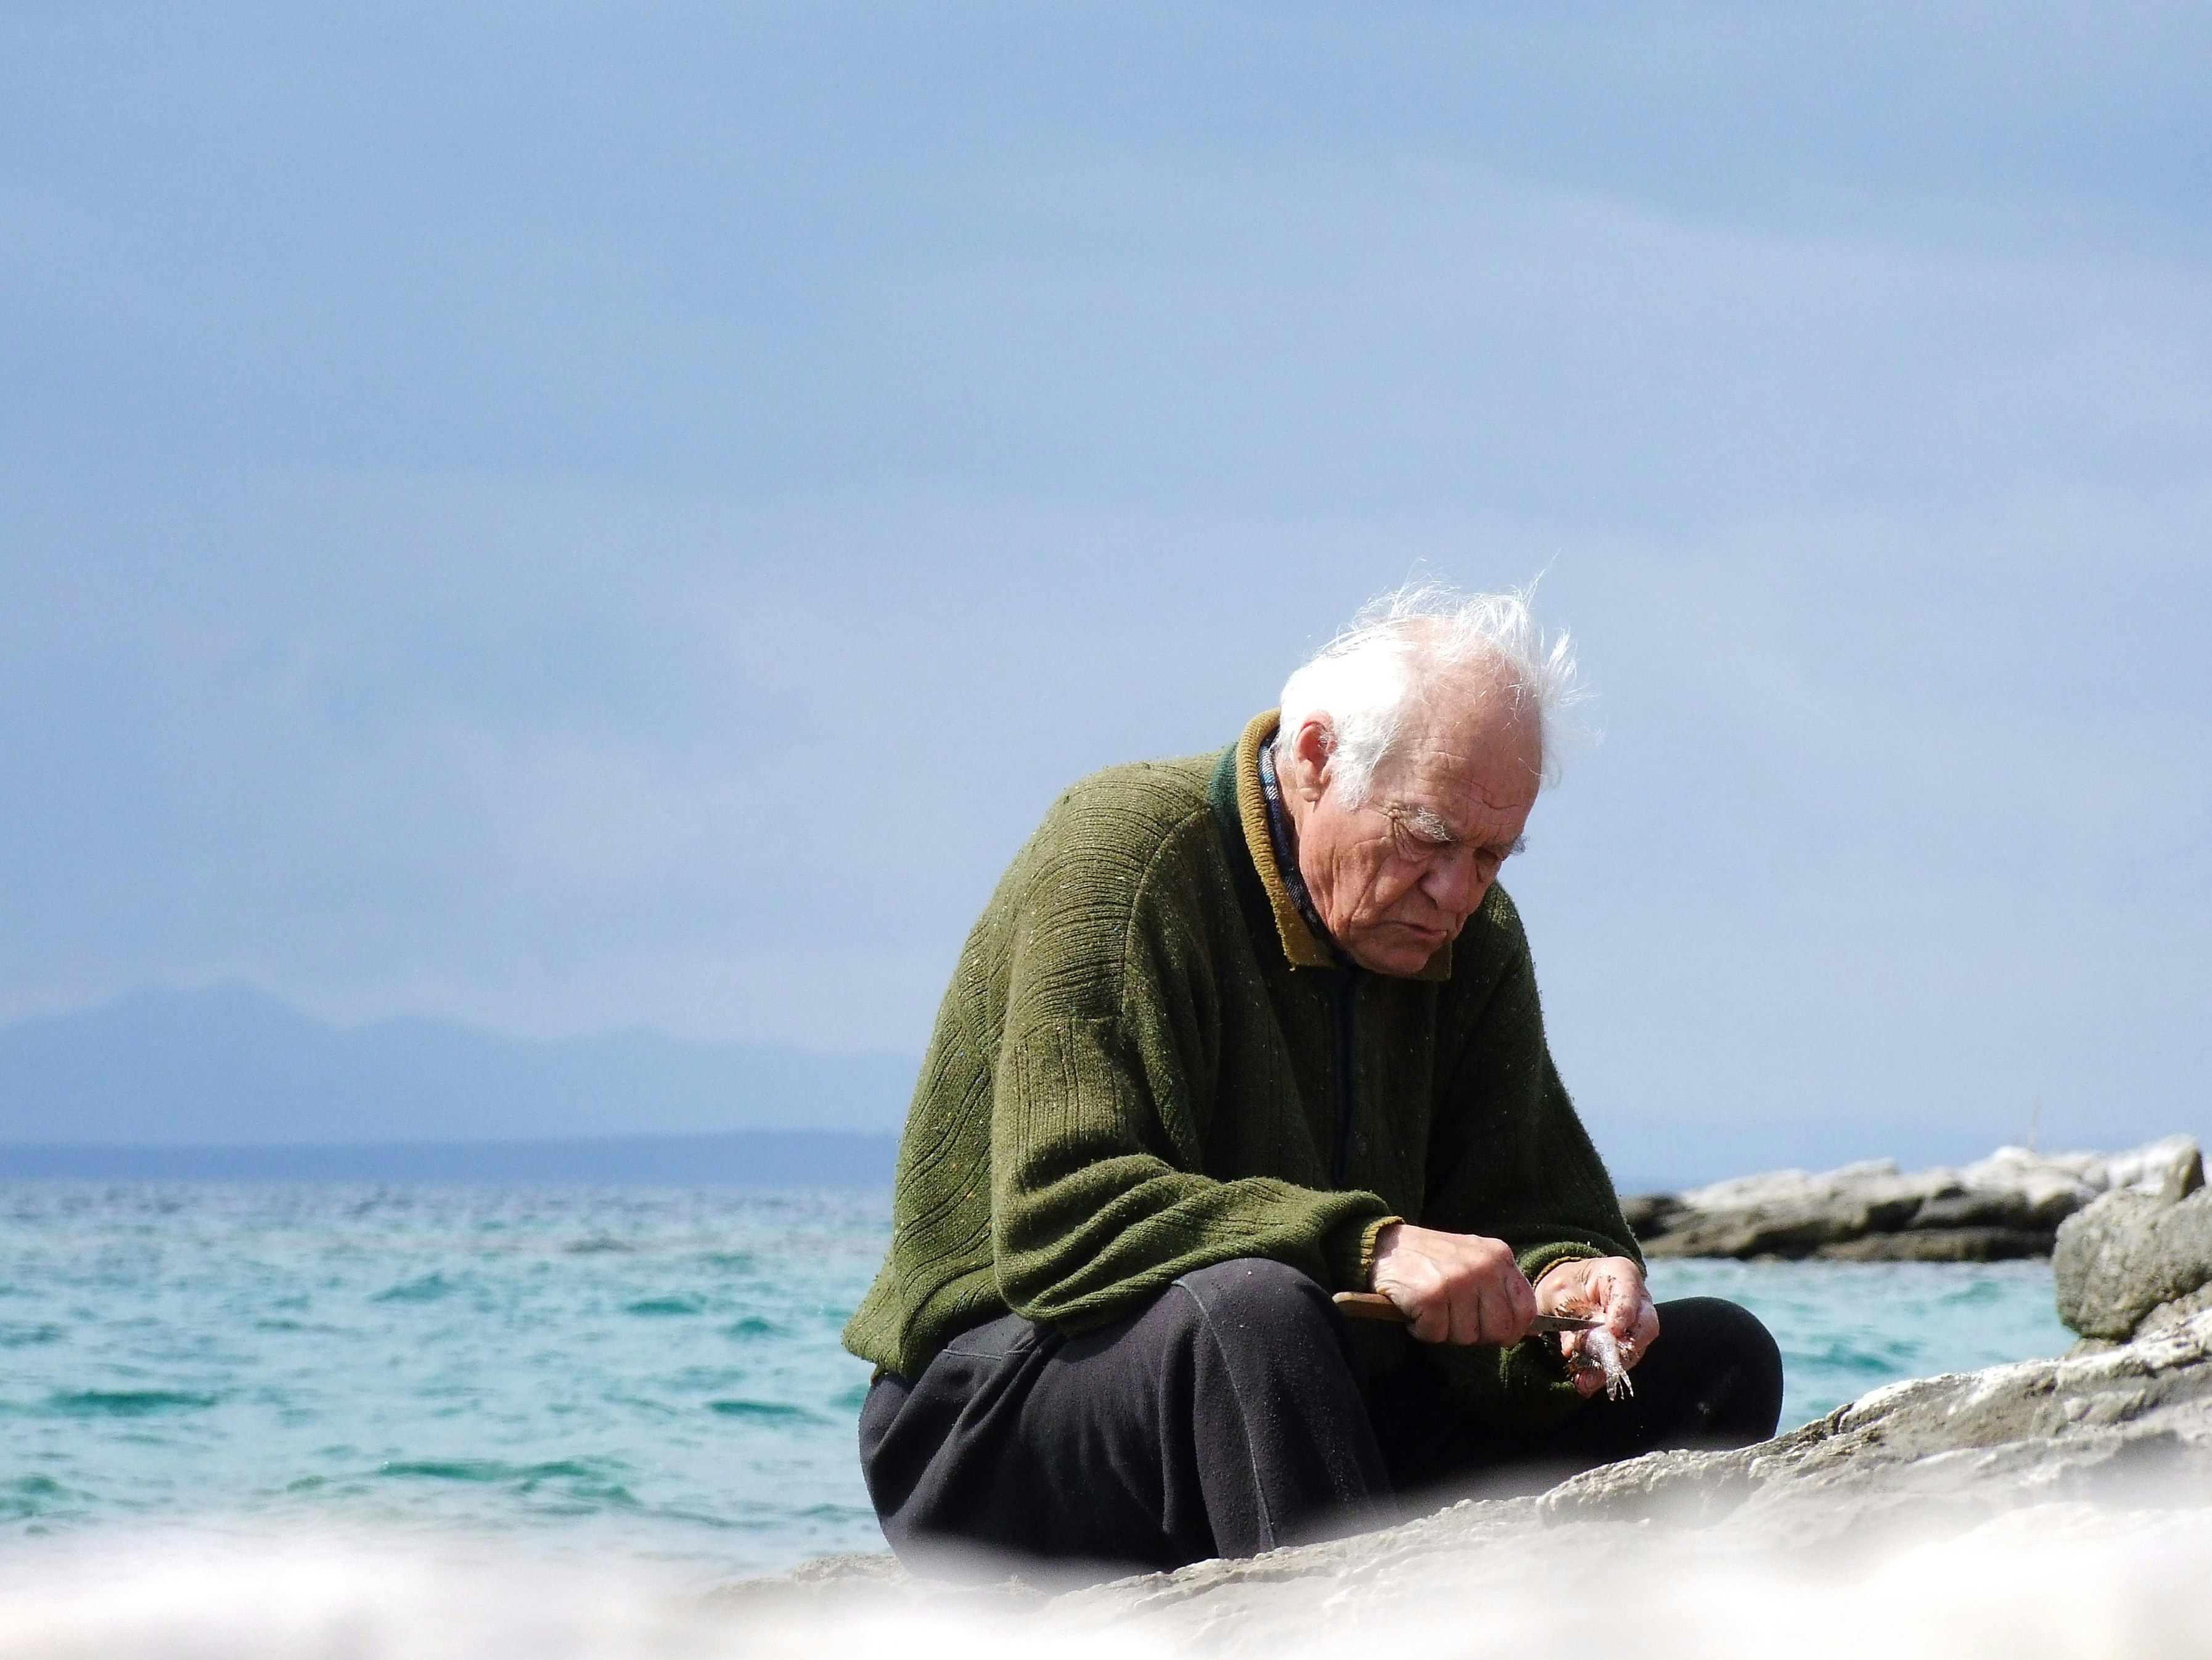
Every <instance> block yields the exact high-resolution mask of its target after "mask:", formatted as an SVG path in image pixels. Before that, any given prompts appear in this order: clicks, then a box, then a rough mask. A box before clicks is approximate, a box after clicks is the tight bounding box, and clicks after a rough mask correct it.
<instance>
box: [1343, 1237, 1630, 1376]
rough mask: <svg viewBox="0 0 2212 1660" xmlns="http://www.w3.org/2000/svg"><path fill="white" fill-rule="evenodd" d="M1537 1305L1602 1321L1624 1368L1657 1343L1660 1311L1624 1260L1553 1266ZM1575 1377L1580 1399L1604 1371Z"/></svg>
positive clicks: (1575, 1339)
mask: <svg viewBox="0 0 2212 1660" xmlns="http://www.w3.org/2000/svg"><path fill="white" fill-rule="evenodd" d="M1377 1272H1378V1274H1379V1272H1380V1271H1379V1269H1378V1271H1377ZM1536 1306H1537V1308H1538V1309H1539V1310H1541V1311H1542V1312H1543V1313H1546V1314H1580V1315H1586V1316H1591V1317H1594V1318H1602V1319H1603V1320H1604V1322H1605V1325H1606V1329H1607V1331H1609V1332H1611V1333H1612V1334H1613V1341H1615V1342H1616V1343H1618V1344H1619V1345H1620V1364H1621V1365H1624V1366H1629V1367H1633V1366H1634V1365H1636V1363H1637V1362H1638V1360H1641V1359H1643V1358H1644V1354H1645V1353H1646V1352H1647V1351H1649V1350H1650V1347H1651V1345H1652V1344H1653V1343H1655V1342H1656V1341H1658V1339H1659V1310H1656V1309H1655V1308H1653V1307H1652V1306H1651V1293H1650V1292H1649V1291H1648V1290H1646V1289H1645V1287H1644V1271H1643V1270H1642V1269H1641V1268H1638V1267H1637V1266H1636V1264H1635V1263H1634V1262H1631V1261H1630V1260H1629V1259H1628V1258H1627V1257H1626V1256H1600V1257H1595V1258H1591V1257H1579V1258H1571V1259H1570V1260H1568V1261H1567V1262H1555V1263H1553V1265H1552V1266H1551V1267H1550V1268H1547V1269H1546V1270H1545V1271H1544V1274H1543V1275H1542V1277H1541V1279H1539V1280H1537V1282H1536ZM1580 1341H1581V1334H1580V1333H1578V1332H1567V1333H1565V1334H1563V1335H1562V1337H1561V1340H1560V1347H1561V1349H1562V1350H1563V1351H1564V1352H1565V1353H1567V1354H1569V1355H1572V1354H1573V1353H1574V1351H1575V1349H1576V1348H1577V1347H1578V1346H1579V1343H1580ZM1574 1378H1575V1387H1576V1388H1577V1389H1579V1390H1581V1391H1582V1392H1583V1394H1584V1395H1595V1394H1596V1393H1597V1392H1598V1390H1600V1389H1603V1388H1604V1387H1605V1373H1604V1372H1603V1371H1601V1370H1595V1369H1592V1368H1589V1367H1578V1368H1577V1369H1576V1371H1575V1374H1574Z"/></svg>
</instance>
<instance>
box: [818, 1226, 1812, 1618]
mask: <svg viewBox="0 0 2212 1660" xmlns="http://www.w3.org/2000/svg"><path fill="white" fill-rule="evenodd" d="M1659 1319H1660V1326H1661V1333H1660V1337H1659V1341H1657V1342H1656V1343H1655V1344H1653V1345H1652V1347H1651V1350H1650V1353H1648V1354H1647V1355H1646V1356H1645V1357H1644V1359H1643V1361H1642V1362H1641V1364H1639V1365H1638V1366H1637V1368H1636V1370H1635V1371H1634V1373H1633V1377H1634V1381H1635V1386H1636V1393H1635V1394H1634V1395H1632V1396H1630V1397H1628V1398H1627V1399H1625V1400H1622V1401H1619V1402H1612V1401H1607V1400H1606V1399H1605V1397H1604V1396H1602V1395H1600V1396H1597V1397H1596V1398H1595V1399H1593V1400H1590V1401H1589V1402H1584V1403H1583V1405H1581V1406H1580V1407H1578V1408H1576V1409H1575V1411H1574V1413H1573V1414H1572V1415H1571V1416H1570V1417H1569V1418H1568V1419H1567V1420H1566V1421H1565V1423H1563V1424H1561V1425H1559V1426H1558V1427H1556V1428H1553V1429H1550V1430H1545V1431H1541V1432H1507V1431H1504V1430H1502V1429H1500V1428H1498V1427H1496V1426H1486V1425H1483V1424H1480V1423H1478V1422H1474V1421H1471V1420H1470V1419H1469V1417H1468V1414H1467V1413H1466V1411H1465V1410H1464V1409H1463V1408H1457V1407H1455V1406H1454V1404H1453V1403H1452V1402H1450V1401H1449V1400H1448V1399H1447V1398H1446V1396H1445V1395H1444V1392H1443V1379H1442V1377H1441V1374H1439V1373H1438V1372H1437V1371H1436V1370H1435V1369H1434V1368H1432V1367H1430V1366H1426V1365H1420V1364H1419V1363H1418V1362H1416V1363H1415V1364H1413V1365H1407V1366H1404V1367H1401V1368H1398V1369H1396V1370H1394V1371H1389V1372H1388V1373H1386V1374H1384V1375H1383V1376H1381V1377H1377V1378H1376V1381H1375V1382H1374V1383H1372V1384H1371V1385H1370V1384H1369V1383H1367V1382H1366V1381H1365V1379H1364V1376H1363V1373H1364V1368H1363V1367H1362V1365H1360V1362H1359V1360H1358V1355H1357V1353H1356V1352H1355V1350H1354V1347H1353V1346H1352V1339H1351V1335H1350V1333H1349V1330H1348V1329H1347V1328H1346V1324H1345V1323H1344V1320H1343V1318H1342V1316H1340V1315H1339V1314H1338V1313H1337V1312H1336V1310H1335V1308H1334V1305H1333V1304H1331V1303H1330V1301H1329V1298H1328V1292H1325V1291H1323V1290H1322V1288H1321V1286H1318V1285H1316V1283H1315V1282H1314V1281H1313V1280H1311V1279H1310V1278H1308V1277H1307V1276H1306V1275H1305V1274H1301V1273H1299V1272H1298V1271H1297V1269H1295V1268H1288V1267H1285V1265H1284V1264H1282V1263H1279V1262H1271V1261H1268V1260H1266V1259H1264V1258H1259V1257H1242V1258H1239V1259H1237V1261H1234V1262H1222V1263H1218V1264H1216V1265H1215V1266H1213V1267H1212V1268H1203V1269H1200V1270H1199V1271H1198V1272H1196V1273H1194V1274H1185V1275H1184V1276H1183V1277H1182V1279H1180V1280H1176V1282H1175V1284H1174V1285H1173V1286H1170V1287H1169V1289H1168V1290H1167V1291H1166V1292H1164V1293H1162V1294H1161V1295H1160V1296H1159V1297H1158V1298H1155V1299H1154V1300H1153V1301H1152V1303H1151V1304H1148V1305H1147V1306H1146V1307H1145V1308H1144V1309H1142V1310H1139V1311H1138V1312H1137V1313H1135V1314H1133V1315H1131V1316H1128V1317H1127V1318H1126V1319H1122V1320H1120V1321H1116V1322H1115V1323H1113V1324H1111V1325H1108V1326H1103V1327H1101V1328H1099V1329H1096V1330H1093V1331H1089V1332H1085V1333H1083V1334H1081V1335H1078V1336H1074V1337H1066V1336H1062V1335H1060V1334H1058V1333H1057V1332H1055V1331H1054V1330H1053V1329H1050V1328H1048V1327H1042V1326H1036V1325H1032V1324H1031V1323H1030V1322H1028V1321H1026V1320H1024V1319H1023V1318H1021V1317H1020V1316H1018V1315H1012V1314H1009V1315H1006V1316H1002V1317H1001V1318H1000V1319H997V1320H994V1321H992V1322H991V1323H988V1324H987V1325H983V1326H979V1327H977V1328H975V1329H974V1330H972V1331H969V1332H967V1333H964V1334H963V1335H961V1336H959V1337H957V1338H955V1339H954V1340H953V1341H951V1343H950V1344H948V1345H947V1346H946V1347H945V1348H944V1350H943V1351H941V1352H940V1353H939V1354H938V1355H937V1357H936V1358H935V1359H933V1360H932V1361H931V1362H930V1363H929V1365H928V1366H927V1368H925V1369H924V1371H923V1372H922V1374H921V1377H918V1378H915V1379H914V1380H913V1381H912V1382H911V1383H909V1382H907V1381H906V1380H903V1379H901V1378H898V1377H891V1376H890V1375H889V1374H885V1375H884V1376H882V1377H878V1379H877V1381H876V1383H875V1384H874V1386H873V1387H872V1389H870V1390H869V1391H868V1398H867V1402H866V1404H865V1405H864V1406H863V1407H862V1408H861V1411H860V1467H861V1470H862V1472H863V1474H864V1475H866V1480H867V1484H868V1493H869V1496H870V1498H871V1499H872V1500H873V1501H874V1503H875V1507H876V1514H877V1516H878V1517H879V1518H881V1520H882V1522H883V1527H884V1536H885V1537H886V1538H888V1539H889V1540H890V1543H891V1547H892V1548H893V1549H894V1550H896V1552H897V1553H898V1554H899V1555H900V1557H901V1558H902V1560H906V1561H908V1563H909V1564H911V1565H913V1566H918V1567H921V1568H922V1569H924V1570H925V1571H934V1572H962V1571H963V1567H964V1566H968V1564H967V1562H966V1561H965V1560H964V1559H967V1558H969V1557H970V1556H973V1557H975V1558H976V1559H978V1564H977V1566H980V1567H981V1569H982V1571H990V1570H989V1568H988V1566H987V1564H988V1563H989V1562H990V1561H991V1560H992V1559H994V1558H997V1557H1000V1556H1003V1555H1006V1554H1012V1555H1018V1556H1021V1557H1024V1558H1027V1559H1030V1560H1031V1561H1033V1562H1034V1561H1036V1560H1053V1561H1057V1562H1060V1563H1063V1564H1065V1565H1066V1566H1067V1567H1068V1568H1070V1569H1072V1570H1073V1571H1075V1572H1078V1573H1090V1574H1094V1575H1103V1574H1110V1573H1114V1572H1127V1571H1131V1570H1134V1569H1140V1568H1170V1567H1178V1566H1182V1565H1183V1564H1185V1563H1188V1562H1195V1561H1200V1560H1204V1559H1206V1558H1207V1557H1213V1556H1247V1555H1251V1554H1255V1553H1257V1552H1259V1551H1263V1550H1268V1549H1271V1548H1273V1547H1275V1546H1277V1545H1281V1544H1289V1543H1293V1542H1296V1541H1299V1540H1301V1539H1310V1538H1315V1537H1319V1536H1323V1535H1328V1534H1331V1533H1340V1532H1348V1531H1352V1530H1354V1529H1358V1528H1360V1527H1363V1526H1373V1525H1378V1524H1380V1523H1383V1522H1386V1521H1389V1520H1390V1519H1393V1517H1395V1516H1396V1515H1398V1514H1401V1513H1402V1512H1403V1511H1404V1509H1405V1508H1406V1501H1407V1500H1408V1499H1418V1498H1419V1496H1421V1495H1423V1494H1427V1495H1428V1496H1429V1497H1430V1498H1431V1499H1434V1498H1436V1497H1437V1494H1438V1493H1439V1491H1440V1490H1443V1491H1465V1490H1467V1489H1468V1488H1469V1487H1478V1486H1480V1487H1484V1488H1486V1490H1491V1491H1501V1490H1502V1491H1533V1490H1534V1489H1536V1488H1538V1487H1544V1486H1548V1485H1550V1484H1551V1483H1552V1482H1553V1481H1558V1480H1559V1479H1562V1478H1563V1477H1565V1475H1571V1474H1572V1473H1573V1472H1575V1471H1577V1470H1581V1469H1588V1468H1591V1467H1593V1466H1595V1465H1598V1464H1602V1463H1607V1462H1612V1461H1613V1460H1615V1459H1620V1458H1628V1457H1632V1456H1635V1455H1637V1454H1638V1453H1642V1452H1650V1451H1653V1450H1657V1449H1660V1448H1662V1447H1663V1448H1671V1447H1733V1446H1747V1445H1749V1444H1752V1443H1753V1442H1756V1441H1763V1440H1765V1439H1766V1438H1768V1437H1769V1436H1771V1435H1772V1434H1773V1433H1774V1428H1775V1424H1776V1422H1777V1420H1778V1418H1779V1416H1780V1414H1781V1409H1782V1358H1781V1354H1780V1352H1779V1351H1778V1349H1777V1348H1776V1347H1775V1343H1774V1340H1773V1338H1772V1337H1771V1336H1770V1335H1768V1333H1767V1330H1766V1328H1765V1326H1763V1325H1761V1324H1760V1323H1759V1321H1758V1320H1757V1319H1756V1318H1754V1317H1753V1316H1752V1315H1751V1314H1749V1313H1747V1311H1746V1310H1743V1309H1741V1308H1739V1307H1737V1306H1736V1305H1735V1304H1733V1303H1726V1302H1722V1301H1720V1300H1718V1299H1717V1298H1685V1299H1683V1300H1680V1301H1678V1302H1671V1303H1662V1304H1660V1307H1659ZM1408 1341H1410V1340H1408ZM1001 1571H1002V1569H1001Z"/></svg>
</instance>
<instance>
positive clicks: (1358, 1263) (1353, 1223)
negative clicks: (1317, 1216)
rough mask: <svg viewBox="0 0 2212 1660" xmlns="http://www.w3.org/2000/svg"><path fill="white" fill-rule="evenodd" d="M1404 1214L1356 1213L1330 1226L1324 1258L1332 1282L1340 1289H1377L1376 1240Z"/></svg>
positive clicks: (1335, 1288) (1400, 1219)
mask: <svg viewBox="0 0 2212 1660" xmlns="http://www.w3.org/2000/svg"><path fill="white" fill-rule="evenodd" d="M1403 1220H1405V1219H1404V1218H1403V1217H1401V1216H1371V1217H1370V1216H1356V1217H1354V1218H1352V1220H1350V1221H1349V1222H1340V1223H1339V1224H1338V1225H1336V1226H1335V1227H1334V1228H1331V1229H1330V1230H1329V1231H1328V1234H1327V1235H1326V1236H1324V1237H1323V1238H1322V1246H1321V1252H1322V1261H1324V1262H1327V1263H1328V1277H1329V1284H1330V1286H1332V1288H1333V1289H1334V1290H1337V1291H1372V1290H1374V1289H1375V1241H1376V1237H1378V1236H1379V1235H1380V1234H1381V1233H1382V1231H1383V1229H1385V1228H1387V1227H1389V1225H1391V1224H1392V1223H1394V1222H1402V1221H1403Z"/></svg>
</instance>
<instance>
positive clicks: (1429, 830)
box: [1393, 807, 1460, 842]
mask: <svg viewBox="0 0 2212 1660" xmlns="http://www.w3.org/2000/svg"><path fill="white" fill-rule="evenodd" d="M1393 816H1394V817H1395V818H1396V819H1397V820H1398V822H1399V823H1400V824H1403V825H1405V827H1406V828H1407V830H1412V831H1413V832H1414V833H1415V834H1416V835H1419V836H1427V837H1428V838H1429V840H1431V842H1457V841H1458V840H1459V839H1460V834H1459V832H1458V831H1457V830H1454V829H1453V828H1452V827H1451V826H1450V825H1449V824H1446V823H1444V821H1443V818H1441V817H1440V816H1439V815H1438V814H1437V813H1435V812H1431V810H1430V809H1429V808H1427V807H1400V808H1398V809H1397V810H1396V812H1395V813H1394V815H1393Z"/></svg>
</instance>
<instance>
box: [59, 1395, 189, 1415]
mask: <svg viewBox="0 0 2212 1660" xmlns="http://www.w3.org/2000/svg"><path fill="white" fill-rule="evenodd" d="M221 1398H222V1397H221V1396H219V1395H197V1394H193V1393H191V1391H189V1390H185V1389H71V1390H69V1391H67V1392H65V1393H64V1394H60V1395H49V1396H48V1397H47V1399H46V1407H47V1409H48V1410H49V1411H52V1412H57V1413H60V1414H63V1415H64V1417H69V1418H99V1417H116V1418H143V1417H145V1416H147V1415H148V1414H152V1413H157V1412H195V1411H197V1410H199V1409H200V1408H204V1407H212V1406H214V1405H215V1404H216V1402H218V1401H219V1400H220V1399H221Z"/></svg>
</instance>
